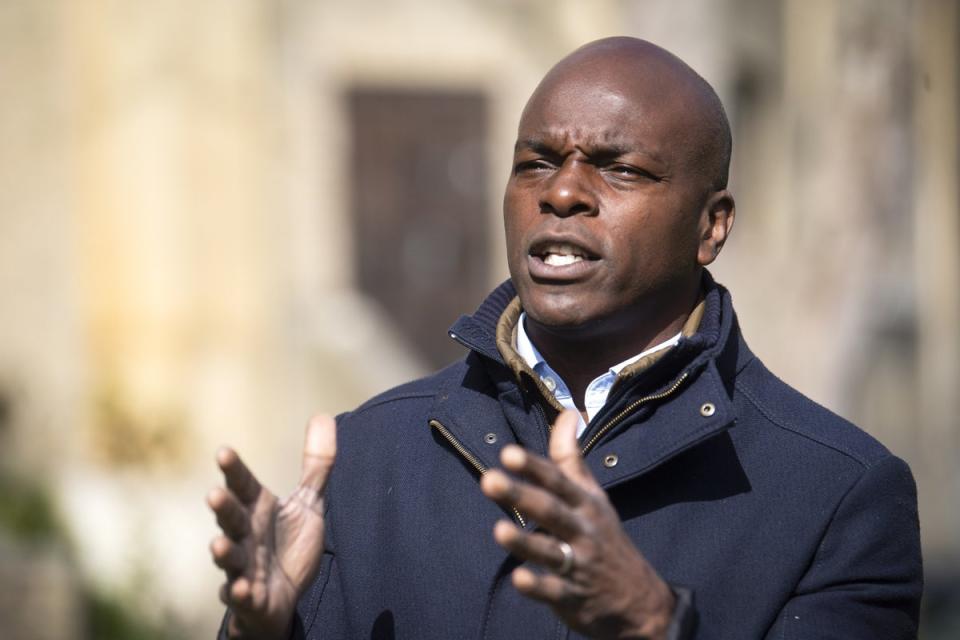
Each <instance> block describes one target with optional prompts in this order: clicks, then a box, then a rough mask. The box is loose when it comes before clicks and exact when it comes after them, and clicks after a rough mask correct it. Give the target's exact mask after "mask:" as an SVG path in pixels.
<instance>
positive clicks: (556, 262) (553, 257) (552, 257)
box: [543, 253, 583, 267]
mask: <svg viewBox="0 0 960 640" xmlns="http://www.w3.org/2000/svg"><path fill="white" fill-rule="evenodd" d="M581 260H583V258H582V257H581V256H575V255H573V254H571V253H548V254H547V255H545V256H543V262H544V264H548V265H550V266H553V267H562V266H564V265H568V264H573V263H574V262H580V261H581Z"/></svg>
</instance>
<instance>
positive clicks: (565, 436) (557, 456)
mask: <svg viewBox="0 0 960 640" xmlns="http://www.w3.org/2000/svg"><path fill="white" fill-rule="evenodd" d="M578 424H580V417H579V416H578V415H577V412H576V411H573V410H572V409H567V410H565V411H564V412H563V413H561V414H560V415H559V416H558V417H557V419H556V420H555V421H554V423H553V429H551V431H550V445H549V447H550V459H551V460H553V461H554V462H556V463H557V466H558V467H560V470H561V471H563V472H564V473H565V474H566V475H567V476H568V477H569V478H571V479H572V480H574V481H575V482H580V483H582V482H584V481H588V482H592V481H593V476H591V475H590V471H589V470H588V469H587V466H586V465H585V464H584V463H583V458H582V457H581V456H580V445H578V444H577V425H578Z"/></svg>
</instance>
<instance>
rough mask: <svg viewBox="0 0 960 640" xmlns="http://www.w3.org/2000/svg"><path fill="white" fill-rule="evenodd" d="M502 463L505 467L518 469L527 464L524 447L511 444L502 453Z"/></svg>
mask: <svg viewBox="0 0 960 640" xmlns="http://www.w3.org/2000/svg"><path fill="white" fill-rule="evenodd" d="M500 461H501V462H503V464H504V465H506V466H508V467H511V468H513V469H517V468H519V467H522V466H523V465H524V464H526V462H527V452H526V451H524V450H523V448H522V447H518V446H517V445H515V444H509V445H507V446H505V447H504V448H503V450H502V451H501V452H500Z"/></svg>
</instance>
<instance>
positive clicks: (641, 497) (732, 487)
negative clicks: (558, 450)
mask: <svg viewBox="0 0 960 640" xmlns="http://www.w3.org/2000/svg"><path fill="white" fill-rule="evenodd" d="M707 282H708V292H707V294H706V308H705V313H704V316H703V319H702V321H701V323H700V328H699V330H698V332H697V333H696V334H695V335H693V336H691V337H689V338H684V339H683V340H681V342H680V344H679V345H678V346H676V347H675V348H673V349H671V350H670V351H669V352H668V353H667V354H666V355H665V356H663V357H662V358H661V359H660V360H659V361H657V362H656V363H655V364H654V365H653V366H652V367H650V368H649V369H648V370H647V371H645V372H644V373H643V374H642V375H640V376H638V377H637V378H636V379H634V380H632V381H631V383H630V384H626V385H621V386H620V388H615V389H614V392H613V393H612V394H611V397H610V399H609V401H608V404H607V406H605V407H604V409H603V410H602V411H601V412H600V413H599V414H598V415H597V416H596V417H595V418H594V420H593V421H591V423H590V425H589V427H588V430H587V432H586V433H585V434H584V435H583V437H582V441H584V442H586V441H587V440H589V439H591V437H592V434H593V433H595V432H596V430H597V429H598V428H599V427H598V425H603V424H606V423H608V422H609V421H610V420H611V417H612V416H615V415H616V414H618V413H620V412H621V411H622V410H623V409H624V408H625V407H629V406H631V405H632V404H633V403H636V402H637V401H638V400H640V402H639V404H638V405H636V406H634V408H633V409H631V410H630V412H629V413H628V415H627V416H626V417H625V419H622V421H620V422H618V423H617V424H616V426H614V427H612V428H610V429H609V430H608V431H606V433H605V435H603V436H602V437H601V438H600V439H599V440H598V441H597V443H596V444H595V445H594V446H593V447H592V448H591V449H590V450H589V452H588V453H587V454H586V458H585V459H586V462H587V464H588V466H589V467H590V469H591V470H592V472H593V473H594V475H595V476H596V478H597V479H598V480H599V482H600V483H601V484H602V485H603V487H604V488H605V489H606V490H607V492H608V495H609V496H610V499H611V501H612V502H613V504H614V506H615V507H616V508H617V510H618V512H619V514H620V517H621V519H622V521H623V526H624V528H625V529H626V531H627V532H628V533H629V535H630V537H631V538H632V539H633V540H634V541H635V543H636V546H637V549H639V550H640V552H642V553H643V555H644V556H645V557H646V558H647V559H648V560H649V561H650V562H651V563H652V565H653V566H654V567H655V568H656V569H657V571H658V572H659V573H660V574H661V575H662V576H663V577H664V578H665V579H666V580H667V581H668V582H669V583H670V584H671V585H674V586H675V587H681V588H685V589H689V590H690V592H692V594H693V604H692V608H693V610H694V612H695V618H696V623H697V624H696V629H695V631H694V632H693V634H692V635H693V637H696V638H703V639H706V638H725V639H728V638H777V639H781V638H844V639H851V638H864V639H867V638H870V639H874V638H890V639H895V638H914V637H916V633H917V619H918V608H919V601H920V594H921V590H922V569H921V560H920V543H919V528H918V524H917V504H916V495H915V488H914V483H913V479H912V477H911V474H910V470H909V469H908V467H907V465H906V464H905V463H904V462H903V461H901V460H900V459H898V458H896V457H895V456H893V455H891V453H890V452H889V451H887V450H886V449H885V448H884V447H883V446H882V445H880V444H879V443H878V442H876V441H875V440H874V439H873V438H871V437H870V436H868V435H867V434H865V433H864V432H862V431H860V430H859V429H858V428H856V427H855V426H853V425H851V424H850V423H848V422H846V421H844V420H843V419H841V418H839V417H838V416H836V415H834V414H832V413H830V412H829V411H827V410H826V409H824V408H822V407H820V406H818V405H817V404H815V403H814V402H812V401H811V400H809V399H807V398H805V397H803V396H802V395H800V394H799V393H798V392H796V391H794V390H793V389H791V388H790V387H788V386H787V385H786V384H784V383H783V382H781V381H780V380H778V379H777V378H776V377H775V376H773V375H772V374H771V373H770V372H769V371H768V370H767V369H766V368H765V367H764V365H763V364H762V363H761V362H760V361H759V360H758V359H757V358H756V357H755V356H754V355H753V354H752V353H751V352H750V350H749V349H748V348H747V346H746V344H745V343H744V341H743V339H742V338H741V335H740V332H739V330H738V328H737V323H736V317H735V314H734V312H733V308H732V305H731V302H730V297H729V294H728V293H727V292H726V290H724V289H723V288H722V287H720V286H718V285H715V284H713V283H712V281H711V280H710V279H709V276H708V277H707ZM513 296H514V290H513V288H512V285H510V283H509V282H507V283H505V284H504V285H501V287H500V288H499V289H497V290H496V291H495V292H494V293H493V294H491V296H490V297H489V298H488V299H487V300H486V301H485V302H484V304H483V305H482V306H481V307H480V309H478V311H477V312H476V313H475V314H474V315H473V316H471V317H464V318H461V319H460V321H458V323H457V324H456V325H455V326H454V328H453V330H452V332H453V334H454V335H455V337H456V339H458V340H459V341H460V342H462V343H463V344H464V345H465V346H466V347H467V348H468V349H469V353H468V355H467V356H466V358H465V359H464V360H462V361H461V362H458V363H456V364H454V365H451V366H450V367H447V368H446V369H444V370H442V371H440V372H438V373H436V374H434V375H432V376H430V377H428V378H425V379H422V380H418V381H415V382H411V383H409V384H406V385H403V386H401V387H398V388H396V389H393V390H391V391H388V392H386V393H384V394H382V395H380V396H378V397H376V398H374V399H372V400H370V401H369V402H367V403H366V404H364V405H363V406H361V407H360V408H358V409H357V410H356V411H353V412H351V413H348V414H344V415H342V416H340V417H339V419H338V438H339V443H338V444H339V446H338V461H337V464H336V466H335V468H334V471H333V474H332V476H331V480H330V484H329V488H328V503H327V504H328V517H327V522H328V529H329V531H328V538H327V540H328V542H327V544H328V548H329V552H328V553H327V554H325V556H324V559H323V564H322V568H321V571H320V574H319V576H318V577H317V578H316V580H315V582H314V584H313V585H312V587H311V588H310V589H309V590H308V592H307V593H306V594H305V595H304V596H303V598H302V600H301V602H300V604H299V606H298V617H297V620H296V627H297V634H296V635H298V636H300V637H306V638H309V639H315V638H316V639H320V638H324V639H329V638H381V639H387V638H390V639H392V638H398V639H399V638H411V639H414V638H415V639H426V638H478V639H480V638H491V639H512V638H517V639H521V638H523V639H527V638H565V637H579V636H578V635H577V634H575V633H572V632H570V631H569V630H567V629H566V628H565V627H564V626H563V625H562V624H561V623H560V622H558V620H557V619H556V618H555V617H554V616H553V615H552V613H551V612H550V610H549V609H548V608H547V607H545V606H544V605H541V604H538V603H536V602H533V601H530V600H527V599H526V598H524V597H522V596H521V595H519V594H518V593H517V591H516V590H515V589H514V588H513V586H512V585H511V584H510V581H509V572H510V571H511V570H512V569H513V568H514V567H515V566H517V561H516V560H515V559H514V558H512V557H510V556H509V555H508V554H507V553H506V552H505V551H504V550H503V549H501V548H500V547H499V546H498V545H497V544H496V543H495V542H494V541H493V538H492V535H491V531H492V529H493V525H494V522H495V521H496V520H497V519H500V518H503V517H511V514H509V513H506V512H504V511H503V510H501V509H500V508H499V507H498V506H497V505H496V504H494V503H492V502H490V501H489V500H487V499H486V498H485V497H484V496H483V495H482V494H481V492H480V489H479V486H478V478H479V475H480V474H481V473H483V471H485V470H486V469H487V468H490V467H493V466H495V465H497V460H498V455H499V451H500V449H501V448H502V447H503V446H504V445H505V444H507V443H510V442H518V443H520V444H522V445H523V446H525V447H527V448H529V449H531V450H533V451H536V452H539V453H541V454H543V453H545V451H546V448H547V423H548V421H549V420H551V419H552V418H553V416H554V414H553V410H552V409H551V408H550V406H549V404H548V403H546V402H544V400H543V397H542V396H541V395H540V392H539V391H538V390H537V388H536V386H535V385H534V384H530V381H528V380H525V379H524V378H523V377H520V378H518V377H517V376H516V375H514V373H513V371H511V370H510V369H509V368H508V367H507V366H505V364H504V361H503V359H502V357H501V355H500V353H499V352H498V350H497V347H496V343H495V338H494V329H495V325H496V322H497V320H498V318H499V316H500V314H501V312H502V310H503V309H504V308H505V306H506V305H507V303H508V302H509V301H510V300H511V299H512V298H513ZM707 403H709V404H712V405H713V407H714V409H713V410H712V411H711V410H709V409H707V410H702V407H703V406H704V405H705V404H707ZM490 434H492V435H490ZM611 454H614V455H616V456H617V457H618V463H617V464H616V465H615V466H612V467H608V466H606V465H604V464H603V460H604V458H605V457H606V456H608V455H611ZM527 526H528V527H529V526H532V525H531V523H527Z"/></svg>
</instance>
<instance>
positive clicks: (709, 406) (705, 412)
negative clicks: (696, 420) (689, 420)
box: [700, 402, 717, 418]
mask: <svg viewBox="0 0 960 640" xmlns="http://www.w3.org/2000/svg"><path fill="white" fill-rule="evenodd" d="M716 412H717V408H716V407H715V406H713V403H712V402H704V403H703V404H702V405H700V415H702V416H703V417H704V418H709V417H710V416H712V415H713V414H714V413H716Z"/></svg>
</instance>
